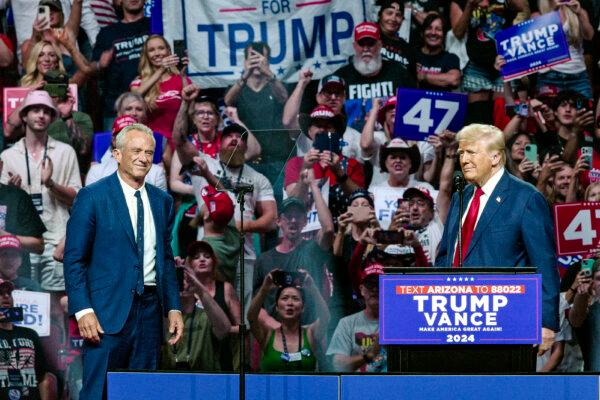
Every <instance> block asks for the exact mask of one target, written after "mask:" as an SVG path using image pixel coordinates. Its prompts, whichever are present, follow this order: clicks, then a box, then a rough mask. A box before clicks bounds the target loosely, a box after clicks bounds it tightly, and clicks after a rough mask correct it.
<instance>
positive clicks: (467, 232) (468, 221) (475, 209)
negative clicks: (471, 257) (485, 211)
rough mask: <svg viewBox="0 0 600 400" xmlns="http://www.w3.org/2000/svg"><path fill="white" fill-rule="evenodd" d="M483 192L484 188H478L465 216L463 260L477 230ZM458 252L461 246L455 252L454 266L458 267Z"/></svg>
mask: <svg viewBox="0 0 600 400" xmlns="http://www.w3.org/2000/svg"><path fill="white" fill-rule="evenodd" d="M482 194H483V190H481V188H479V187H478V188H477V190H476V191H475V194H474V195H473V201H471V206H470V207H469V211H468V212H467V218H465V222H464V223H463V225H462V249H463V251H462V256H463V260H464V259H465V255H466V254H467V250H468V249H469V243H471V238H472V237H473V231H475V222H477V214H479V198H480V197H481V195H482ZM458 252H459V248H458V246H457V247H456V251H455V252H454V262H453V263H452V266H453V267H458Z"/></svg>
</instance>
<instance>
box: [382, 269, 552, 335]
mask: <svg viewBox="0 0 600 400" xmlns="http://www.w3.org/2000/svg"><path fill="white" fill-rule="evenodd" d="M541 311H542V306H541V275H540V274H527V275H514V274H511V275H485V274H468V273H466V271H465V274H464V275H456V274H453V275H381V276H380V278H379V323H380V332H379V342H380V343H381V344H423V345H431V344H538V343H541V326H542V325H541V324H542V322H541V321H542V320H541Z"/></svg>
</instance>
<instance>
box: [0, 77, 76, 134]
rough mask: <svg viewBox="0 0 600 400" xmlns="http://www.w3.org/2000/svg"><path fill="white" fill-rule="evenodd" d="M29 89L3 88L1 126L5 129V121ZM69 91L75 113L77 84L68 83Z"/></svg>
mask: <svg viewBox="0 0 600 400" xmlns="http://www.w3.org/2000/svg"><path fill="white" fill-rule="evenodd" d="M31 90H32V89H31V88H26V87H25V88H24V87H7V88H4V101H3V104H2V106H3V110H4V114H2V126H3V127H4V129H6V121H8V116H9V115H10V114H12V112H13V111H15V110H16V109H17V108H19V106H20V105H21V103H22V102H23V100H24V99H25V96H27V93H29V92H30V91H31ZM69 91H70V92H71V94H72V95H73V97H74V99H75V104H74V105H73V110H75V111H77V84H75V83H70V84H69Z"/></svg>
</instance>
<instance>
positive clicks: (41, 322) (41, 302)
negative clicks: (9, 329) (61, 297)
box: [12, 290, 50, 337]
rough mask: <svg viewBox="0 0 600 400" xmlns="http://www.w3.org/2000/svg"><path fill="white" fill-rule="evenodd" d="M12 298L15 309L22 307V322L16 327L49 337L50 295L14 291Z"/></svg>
mask: <svg viewBox="0 0 600 400" xmlns="http://www.w3.org/2000/svg"><path fill="white" fill-rule="evenodd" d="M12 296H13V300H14V303H15V307H23V321H22V322H17V323H16V325H19V326H24V327H26V328H31V329H33V330H34V331H36V332H37V334H38V335H40V336H42V337H43V336H50V293H42V292H29V291H26V290H14V291H13V292H12Z"/></svg>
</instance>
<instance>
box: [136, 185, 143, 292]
mask: <svg viewBox="0 0 600 400" xmlns="http://www.w3.org/2000/svg"><path fill="white" fill-rule="evenodd" d="M135 198H136V199H137V236H136V239H135V244H136V245H137V251H138V260H139V261H138V262H139V264H140V265H139V269H138V278H137V285H136V288H135V291H136V292H137V293H138V294H142V293H144V205H143V203H142V193H141V192H140V191H139V190H136V192H135Z"/></svg>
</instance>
